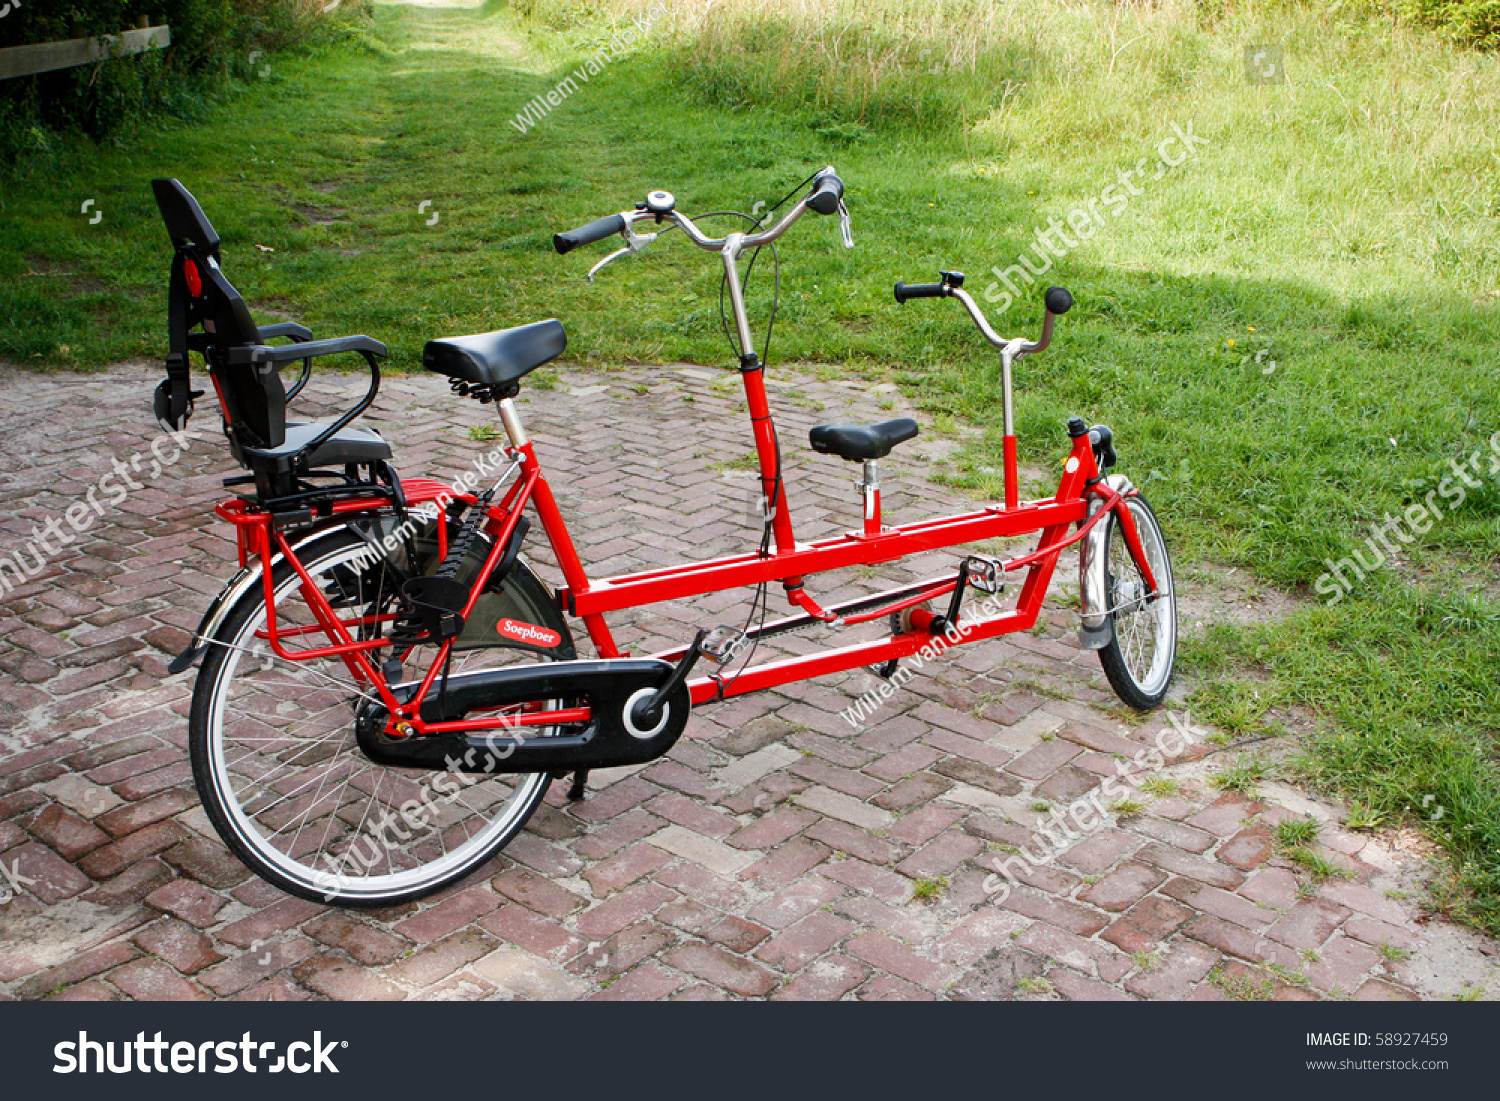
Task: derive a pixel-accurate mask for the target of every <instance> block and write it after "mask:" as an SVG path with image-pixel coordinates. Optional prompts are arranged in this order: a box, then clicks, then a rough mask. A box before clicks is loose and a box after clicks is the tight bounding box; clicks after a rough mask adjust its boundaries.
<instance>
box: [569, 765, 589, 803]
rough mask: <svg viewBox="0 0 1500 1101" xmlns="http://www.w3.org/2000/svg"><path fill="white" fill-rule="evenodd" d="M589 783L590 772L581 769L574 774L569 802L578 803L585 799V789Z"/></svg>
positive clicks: (570, 786)
mask: <svg viewBox="0 0 1500 1101" xmlns="http://www.w3.org/2000/svg"><path fill="white" fill-rule="evenodd" d="M588 782H589V770H588V769H586V768H580V769H578V770H577V771H576V772H574V773H573V782H572V784H570V785H569V786H568V802H570V803H576V802H578V800H580V799H582V798H583V795H584V788H585V787H586V786H587V785H588Z"/></svg>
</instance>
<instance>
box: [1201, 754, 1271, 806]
mask: <svg viewBox="0 0 1500 1101" xmlns="http://www.w3.org/2000/svg"><path fill="white" fill-rule="evenodd" d="M1265 778H1266V763H1265V761H1264V760H1262V759H1261V757H1260V755H1259V754H1256V753H1241V754H1239V755H1238V756H1236V757H1235V758H1234V760H1233V761H1231V762H1230V763H1229V764H1228V765H1226V766H1224V768H1223V769H1222V770H1221V771H1219V772H1216V773H1214V774H1213V775H1212V776H1210V777H1209V778H1208V782H1209V783H1210V784H1212V785H1213V786H1214V787H1216V788H1219V789H1220V790H1223V791H1237V792H1239V793H1240V794H1241V795H1248V796H1253V795H1254V794H1255V786H1256V785H1257V784H1259V783H1260V782H1261V781H1262V780H1264V779H1265Z"/></svg>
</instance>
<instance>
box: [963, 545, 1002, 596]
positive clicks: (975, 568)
mask: <svg viewBox="0 0 1500 1101" xmlns="http://www.w3.org/2000/svg"><path fill="white" fill-rule="evenodd" d="M964 573H965V574H966V575H967V577H968V581H969V587H970V588H971V589H977V590H978V591H979V592H982V593H989V594H990V595H991V596H1000V595H1002V594H1003V593H1004V592H1005V564H1004V563H1003V562H1001V561H1000V559H998V558H991V557H990V556H989V555H987V554H971V555H969V557H968V558H966V559H964Z"/></svg>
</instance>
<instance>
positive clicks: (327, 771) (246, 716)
mask: <svg viewBox="0 0 1500 1101" xmlns="http://www.w3.org/2000/svg"><path fill="white" fill-rule="evenodd" d="M367 549H368V548H367V544H366V543H365V542H364V541H363V540H361V539H359V538H358V537H357V536H355V535H354V534H353V533H351V532H349V531H347V530H345V529H339V530H337V531H334V532H331V533H330V534H329V535H328V536H326V537H325V538H323V539H321V540H319V541H318V542H316V543H314V544H313V545H311V546H308V547H306V548H304V549H303V551H302V552H301V553H300V555H299V557H300V558H301V560H302V563H303V565H304V567H305V568H306V569H307V571H308V573H309V574H310V575H311V576H312V577H314V578H315V579H316V580H317V582H318V585H319V587H320V588H322V589H323V590H324V592H325V594H329V595H330V596H331V597H332V596H337V597H339V598H342V600H343V601H344V604H345V610H344V612H343V614H344V615H345V616H346V617H347V616H349V615H350V611H349V609H357V610H362V609H364V608H366V607H367V606H368V605H367V603H366V602H367V601H372V600H378V599H379V594H381V593H382V592H383V591H386V588H383V586H382V580H381V571H382V570H384V568H385V566H384V563H379V564H377V565H373V566H370V567H368V568H367V569H363V570H358V569H353V568H352V564H353V562H354V560H355V559H357V558H359V557H361V556H363V555H365V554H366V552H367ZM272 588H273V591H274V594H275V601H276V619H277V625H278V628H279V629H280V630H282V631H285V630H286V629H287V628H289V627H299V626H308V625H311V624H312V623H313V620H312V617H311V613H310V612H309V610H308V607H307V604H306V602H305V601H304V600H303V599H302V598H301V596H300V592H299V590H300V582H299V580H298V577H297V575H296V573H295V572H294V571H293V570H292V568H291V567H290V565H289V564H287V563H285V562H282V563H280V564H279V565H278V567H277V568H276V570H275V571H274V573H273V577H272ZM265 620H266V605H265V601H264V596H263V591H262V589H261V587H260V586H257V587H256V588H255V589H254V590H253V591H251V592H249V593H246V594H245V596H244V597H242V598H241V600H240V601H239V602H238V604H237V605H236V606H235V607H234V608H233V609H232V610H231V611H230V613H229V614H228V615H227V616H226V618H225V620H224V622H223V624H222V626H221V627H220V629H219V631H218V632H217V634H216V635H215V637H214V639H213V640H212V641H211V642H210V644H209V647H208V653H207V655H206V656H205V657H204V659H203V666H202V668H201V669H200V671H199V673H198V680H197V683H196V685H195V686H194V691H193V703H192V711H191V713H190V719H189V743H188V744H189V754H190V757H191V759H192V766H193V779H194V782H195V783H196V785H197V788H198V793H199V795H200V797H201V798H202V800H203V807H204V810H205V812H206V813H207V814H208V817H209V820H210V821H211V822H212V823H213V825H214V828H215V829H216V830H217V831H218V832H219V836H220V837H222V838H223V839H224V843H225V844H226V845H228V846H229V848H230V849H231V850H232V851H233V852H234V854H235V855H236V856H238V857H239V858H240V859H241V860H242V861H244V863H245V864H246V865H247V866H248V867H249V868H250V869H251V870H253V871H254V872H256V873H257V874H258V875H260V876H262V877H263V878H265V879H266V880H268V881H269V882H271V883H273V884H275V885H276V886H278V887H280V888H281V889H282V890H285V891H287V892H289V893H291V894H294V895H297V896H299V897H301V898H307V899H313V900H316V901H320V902H329V903H333V904H335V905H340V906H358V907H363V906H388V905H391V904H393V903H397V902H402V901H407V900H411V899H417V898H421V897H423V896H424V895H428V894H431V893H432V892H434V891H437V890H440V889H441V888H443V887H445V886H447V885H448V884H450V883H453V882H454V881H456V880H458V879H461V878H463V877H464V876H465V875H468V874H469V873H470V872H471V871H473V870H474V869H475V868H477V867H479V866H480V865H482V864H484V863H485V862H486V861H488V860H489V859H491V858H492V857H493V856H494V855H495V853H497V852H498V851H499V850H500V849H501V848H503V847H504V846H505V845H506V843H508V842H509V841H510V840H511V839H512V838H513V837H514V836H515V835H516V834H517V833H519V832H520V831H521V829H522V828H524V827H525V825H526V822H527V820H528V819H529V818H530V817H531V815H532V813H533V812H534V811H535V810H536V808H537V807H538V806H539V805H540V804H541V802H542V799H543V798H544V797H545V796H546V793H547V787H548V783H549V779H548V777H547V776H546V775H545V774H528V775H500V774H496V775H493V776H489V775H474V774H461V773H450V772H447V771H436V772H433V771H420V770H412V769H395V768H388V767H386V766H383V765H377V764H375V763H374V762H372V761H370V760H369V759H368V758H367V757H366V756H365V755H364V754H363V752H362V751H361V750H360V748H359V746H358V744H357V743H356V741H355V728H354V720H355V714H356V711H357V709H358V707H359V706H360V705H361V704H362V703H363V702H364V701H365V700H366V699H368V698H369V697H371V696H372V695H373V693H371V692H370V691H369V690H368V689H362V688H361V686H360V685H358V684H357V683H356V682H355V680H354V678H353V676H352V674H351V673H350V672H349V670H348V668H347V667H346V666H345V665H344V662H343V661H342V659H339V658H336V657H335V658H332V659H315V660H313V661H289V660H285V659H282V658H279V657H277V656H275V655H274V654H273V653H272V652H271V650H270V648H269V646H268V645H267V644H266V642H265V641H264V640H261V639H257V638H256V632H257V630H260V629H261V628H262V627H263V625H264V623H265ZM325 639H326V636H324V635H323V634H322V632H321V631H319V632H318V633H317V634H316V635H311V634H310V635H304V636H301V637H297V638H291V639H287V640H285V641H284V645H287V648H288V649H298V648H303V647H310V646H314V645H322V644H324V643H325ZM375 654H376V655H377V657H376V659H375V660H377V661H378V660H379V656H380V655H384V654H389V651H388V650H385V651H379V650H378V651H375ZM465 660H467V661H469V662H470V663H471V664H470V666H469V668H475V667H481V666H478V665H475V664H472V663H474V662H476V661H477V662H480V663H482V664H483V665H488V666H493V665H495V664H500V663H505V662H511V661H518V660H520V661H530V660H536V658H535V657H534V656H533V655H531V654H526V653H523V652H520V651H512V650H482V651H476V652H474V653H471V654H469V655H466V658H465ZM454 665H455V671H457V670H458V665H459V663H458V661H455V663H454ZM418 675H420V671H419V670H414V671H413V672H412V673H411V674H409V676H410V677H412V678H413V679H414V678H415V677H416V676H418ZM547 733H549V730H548V729H547V728H538V729H537V730H536V736H546V734H547ZM403 807H405V810H404V811H403Z"/></svg>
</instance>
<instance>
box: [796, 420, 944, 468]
mask: <svg viewBox="0 0 1500 1101" xmlns="http://www.w3.org/2000/svg"><path fill="white" fill-rule="evenodd" d="M916 434H917V422H916V421H914V420H912V419H911V418H910V417H897V418H896V419H895V420H890V421H881V422H880V423H879V424H820V425H818V426H817V427H816V428H814V429H813V430H812V431H810V432H809V433H808V434H807V436H808V439H809V440H810V441H811V443H812V449H813V450H814V451H817V452H819V453H820V454H823V455H837V456H838V457H839V458H841V459H845V460H847V461H849V462H851V463H867V462H870V461H871V460H873V459H883V458H885V457H886V456H887V455H889V454H890V453H891V448H893V447H895V446H896V445H897V444H898V443H903V442H904V441H906V440H909V439H911V438H912V437H913V436H915V435H916Z"/></svg>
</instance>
